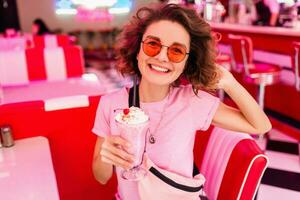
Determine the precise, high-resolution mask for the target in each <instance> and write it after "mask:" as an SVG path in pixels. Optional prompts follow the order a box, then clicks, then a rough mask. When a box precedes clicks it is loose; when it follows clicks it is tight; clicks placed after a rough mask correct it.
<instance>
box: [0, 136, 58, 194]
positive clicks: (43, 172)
mask: <svg viewBox="0 0 300 200" xmlns="http://www.w3.org/2000/svg"><path fill="white" fill-rule="evenodd" d="M0 199H3V200H4V199H5V200H20V199H22V200H37V199H43V200H48V199H49V200H56V199H59V195H58V189H57V184H56V178H55V173H54V170H53V165H52V160H51V153H50V148H49V143H48V140H47V139H46V138H45V137H32V138H26V139H21V140H17V141H15V145H14V146H13V147H10V148H4V147H2V148H0Z"/></svg>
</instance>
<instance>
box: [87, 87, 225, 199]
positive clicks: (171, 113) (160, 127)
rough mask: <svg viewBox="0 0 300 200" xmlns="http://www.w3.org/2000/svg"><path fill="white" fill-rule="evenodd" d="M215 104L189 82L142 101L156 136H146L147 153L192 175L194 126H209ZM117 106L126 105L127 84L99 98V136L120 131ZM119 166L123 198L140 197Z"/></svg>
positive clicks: (168, 166) (166, 166)
mask: <svg viewBox="0 0 300 200" xmlns="http://www.w3.org/2000/svg"><path fill="white" fill-rule="evenodd" d="M218 105H219V99H218V98H216V97H215V96H212V95H210V94H208V93H207V92H204V91H199V92H198V96H196V95H195V94H194V93H193V90H192V86H191V85H187V86H180V87H174V88H172V90H171V91H170V94H169V95H168V96H167V97H166V98H165V99H163V100H162V101H159V102H153V103H143V102H141V103H140V106H141V108H142V109H143V110H144V111H145V113H146V114H148V116H149V117H150V132H151V134H152V135H154V136H155V139H156V142H155V143H154V144H151V143H149V142H148V141H149V140H148V138H147V147H146V152H147V154H148V157H149V158H150V159H151V160H152V161H153V162H154V163H155V164H156V165H157V166H159V167H161V168H163V169H166V170H168V171H171V172H175V173H177V174H180V175H183V176H186V177H192V173H193V161H194V158H193V147H194V140H195V133H196V130H206V129H208V127H209V126H210V124H211V121H212V118H213V116H214V114H215V112H216V109H217V108H218ZM120 108H121V109H123V108H128V92H127V90H126V88H123V89H121V90H119V91H117V92H114V93H111V94H108V95H105V96H103V97H102V98H101V99H100V103H99V106H98V109H97V114H96V119H95V124H94V128H93V130H92V131H93V132H94V133H95V134H97V135H98V136H101V137H105V136H108V135H119V133H118V129H117V126H116V123H115V120H114V118H115V115H116V114H117V112H114V110H115V109H120ZM161 116H162V117H161ZM159 121H160V122H159ZM120 170H121V169H119V168H118V167H117V168H116V172H117V177H118V184H119V185H118V193H119V196H120V197H121V199H122V200H139V197H138V193H137V185H136V183H135V182H133V181H127V180H124V179H122V178H121V177H120Z"/></svg>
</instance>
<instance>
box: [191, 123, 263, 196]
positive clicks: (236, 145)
mask: <svg viewBox="0 0 300 200" xmlns="http://www.w3.org/2000/svg"><path fill="white" fill-rule="evenodd" d="M197 135H198V136H197V137H198V138H197V140H196V149H195V158H196V164H198V165H199V166H200V168H199V169H200V172H201V173H202V174H203V175H204V177H205V178H206V182H205V185H204V191H205V193H206V195H207V197H208V199H215V200H237V199H239V200H240V199H243V200H251V199H253V198H254V196H255V193H256V191H257V188H258V185H259V183H260V180H261V178H262V175H263V173H264V171H265V169H266V167H267V163H268V159H267V157H266V156H265V155H264V154H263V152H262V151H261V150H260V149H259V147H258V146H257V144H256V143H255V141H254V140H253V139H252V138H251V137H250V136H249V135H247V134H245V133H237V132H233V131H228V130H225V129H221V128H214V129H213V130H212V131H208V132H204V133H199V134H197ZM198 145H200V147H197V146H198ZM197 148H198V149H199V150H198V149H197Z"/></svg>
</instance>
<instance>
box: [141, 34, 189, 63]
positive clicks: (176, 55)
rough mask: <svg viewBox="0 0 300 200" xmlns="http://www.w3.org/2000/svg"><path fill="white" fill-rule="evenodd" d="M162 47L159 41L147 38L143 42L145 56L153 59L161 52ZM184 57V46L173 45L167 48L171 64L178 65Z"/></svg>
mask: <svg viewBox="0 0 300 200" xmlns="http://www.w3.org/2000/svg"><path fill="white" fill-rule="evenodd" d="M161 48H162V45H161V43H160V42H159V41H157V40H154V39H151V38H148V39H146V40H145V41H144V42H143V51H144V53H145V54H146V55H147V56H150V57H154V56H156V55H158V54H159V52H160V51H161ZM185 56H186V49H185V47H184V46H181V45H178V44H173V45H171V46H170V47H168V58H169V60H170V61H171V62H174V63H179V62H181V61H183V59H184V58H185Z"/></svg>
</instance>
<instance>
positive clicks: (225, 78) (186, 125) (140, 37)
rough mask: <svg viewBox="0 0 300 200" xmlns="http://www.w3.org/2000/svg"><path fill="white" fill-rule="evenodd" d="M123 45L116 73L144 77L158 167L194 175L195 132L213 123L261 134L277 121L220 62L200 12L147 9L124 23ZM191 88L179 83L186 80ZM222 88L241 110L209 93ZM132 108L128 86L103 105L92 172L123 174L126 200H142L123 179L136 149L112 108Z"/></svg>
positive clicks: (152, 154)
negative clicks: (121, 133) (122, 134)
mask: <svg viewBox="0 0 300 200" xmlns="http://www.w3.org/2000/svg"><path fill="white" fill-rule="evenodd" d="M118 44H119V48H118V61H119V62H118V69H119V71H120V72H121V73H123V74H131V75H137V76H138V77H139V78H140V83H139V92H138V94H139V98H140V105H141V108H142V109H143V110H144V111H145V112H146V113H147V114H148V115H149V116H150V135H152V136H153V137H154V138H155V142H154V143H153V142H150V141H151V140H149V139H150V138H147V147H146V152H147V155H148V157H149V158H150V159H151V160H152V161H153V162H154V163H155V164H156V165H157V166H159V167H161V168H163V169H166V170H169V171H172V172H175V173H177V174H180V175H182V176H185V177H192V172H193V144H194V136H195V133H196V130H206V129H207V128H208V127H209V125H210V124H211V123H212V124H213V125H215V126H219V127H222V128H226V129H231V130H235V131H241V132H246V133H257V134H263V133H265V132H267V131H268V130H270V128H271V124H270V122H269V120H268V118H267V116H266V115H265V114H264V112H263V111H262V110H261V109H260V107H259V106H258V105H257V103H256V101H255V100H254V99H253V98H252V97H251V96H250V95H249V94H248V92H247V91H246V90H245V89H244V88H243V87H242V86H241V85H240V84H239V83H238V82H237V81H236V80H235V79H234V77H233V76H232V75H231V73H230V72H228V71H226V70H225V69H223V68H221V67H219V66H216V65H215V49H214V47H215V44H214V40H213V37H212V35H211V29H210V26H209V25H208V24H207V23H206V22H205V21H203V20H202V19H201V18H200V17H199V16H198V15H197V14H196V12H195V11H194V10H191V9H188V8H185V7H182V6H179V5H175V4H168V5H164V4H163V5H160V6H156V7H153V8H151V7H144V8H141V9H140V10H139V11H138V12H137V14H136V16H135V17H133V19H132V20H131V22H130V24H129V25H127V26H125V28H124V30H123V32H122V34H121V36H120V38H119V43H118ZM182 76H183V77H185V78H186V79H187V80H188V81H189V82H190V83H191V84H190V85H187V86H180V85H179V84H178V82H179V79H180V78H181V77H182ZM217 88H219V89H223V90H224V91H225V92H226V93H227V94H228V95H229V96H230V97H231V98H232V100H233V101H234V102H235V103H236V104H237V105H238V107H239V110H236V109H234V108H231V107H228V106H226V105H225V104H223V103H222V102H220V101H219V99H218V98H216V97H214V96H212V95H211V94H209V93H207V92H205V91H204V90H207V91H213V90H215V89H217ZM126 107H128V92H127V90H126V89H125V88H124V89H122V90H120V91H117V92H115V93H112V94H108V95H106V96H103V97H102V98H101V100H100V103H99V107H98V110H97V116H96V119H95V125H94V128H93V132H94V133H96V134H97V135H98V139H97V142H96V145H95V152H94V160H93V172H94V176H95V178H96V179H97V180H98V181H99V182H100V183H102V184H105V183H106V182H107V181H108V180H109V179H110V178H111V176H112V172H113V166H115V167H116V170H117V177H118V183H119V186H118V196H119V198H120V199H123V200H126V199H130V200H138V199H139V196H138V191H137V185H136V184H137V183H136V182H129V181H125V180H123V179H122V178H120V171H119V170H120V169H121V168H125V169H128V168H130V167H131V166H132V161H133V159H134V158H133V156H132V155H130V154H128V153H127V152H126V151H125V150H122V149H126V148H128V147H129V146H130V144H129V143H128V141H125V140H124V139H122V138H121V137H120V136H119V133H118V129H117V127H116V124H115V121H114V116H115V113H114V110H116V109H119V108H126ZM120 147H122V148H120Z"/></svg>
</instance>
